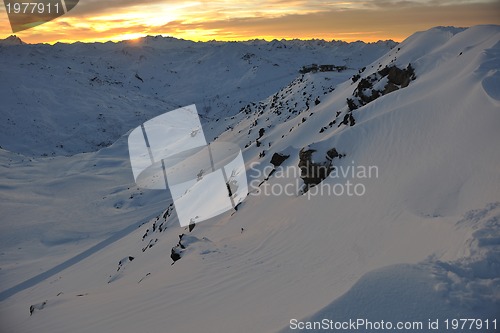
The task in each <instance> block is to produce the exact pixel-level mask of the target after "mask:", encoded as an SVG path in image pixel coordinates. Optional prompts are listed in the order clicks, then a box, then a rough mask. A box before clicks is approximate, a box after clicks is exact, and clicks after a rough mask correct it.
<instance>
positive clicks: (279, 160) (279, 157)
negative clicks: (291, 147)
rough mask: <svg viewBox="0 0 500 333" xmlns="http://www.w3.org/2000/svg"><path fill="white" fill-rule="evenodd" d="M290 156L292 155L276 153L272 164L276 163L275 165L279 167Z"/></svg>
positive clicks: (272, 158)
mask: <svg viewBox="0 0 500 333" xmlns="http://www.w3.org/2000/svg"><path fill="white" fill-rule="evenodd" d="M289 157H290V155H283V154H280V153H274V154H273V156H272V157H271V164H272V165H274V166H275V167H278V166H280V165H281V164H283V162H285V161H286V159H287V158H289Z"/></svg>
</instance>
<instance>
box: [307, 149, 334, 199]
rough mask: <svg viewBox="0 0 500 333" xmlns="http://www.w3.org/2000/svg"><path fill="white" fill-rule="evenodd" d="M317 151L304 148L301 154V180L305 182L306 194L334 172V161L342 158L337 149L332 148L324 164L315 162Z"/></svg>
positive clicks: (327, 153)
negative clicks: (313, 157)
mask: <svg viewBox="0 0 500 333" xmlns="http://www.w3.org/2000/svg"><path fill="white" fill-rule="evenodd" d="M315 152H316V150H315V149H311V148H302V149H301V150H300V152H299V168H300V178H302V180H303V181H304V193H305V192H307V191H308V190H309V188H311V187H313V186H316V185H318V184H319V183H321V182H322V181H323V180H324V179H325V178H326V177H328V175H329V174H330V172H331V171H332V170H333V159H334V158H336V157H339V158H340V157H341V155H340V154H339V153H338V152H337V149H335V148H332V149H330V150H328V151H327V152H326V156H325V157H324V159H325V161H323V162H314V161H313V159H312V155H313V153H315Z"/></svg>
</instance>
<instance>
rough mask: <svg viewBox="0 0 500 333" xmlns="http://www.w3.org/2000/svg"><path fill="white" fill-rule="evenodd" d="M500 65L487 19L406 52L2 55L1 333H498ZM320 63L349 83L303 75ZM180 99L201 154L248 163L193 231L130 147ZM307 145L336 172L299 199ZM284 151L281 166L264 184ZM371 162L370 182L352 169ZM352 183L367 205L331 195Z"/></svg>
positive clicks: (150, 50)
mask: <svg viewBox="0 0 500 333" xmlns="http://www.w3.org/2000/svg"><path fill="white" fill-rule="evenodd" d="M285 46H286V47H285ZM499 50H500V27H499V26H475V27H471V28H468V29H459V28H451V27H437V28H433V29H430V30H428V31H424V32H418V33H415V34H414V35H412V36H410V37H409V38H408V39H407V40H405V41H404V42H402V43H401V44H399V45H394V44H393V43H390V42H381V43H377V44H370V45H366V44H363V43H352V44H347V43H341V42H332V43H326V42H322V41H288V42H286V41H273V42H270V43H266V42H263V41H252V42H245V43H217V42H211V43H192V42H188V41H182V40H175V39H169V38H168V39H166V38H161V37H148V38H145V39H142V40H141V41H140V42H138V43H136V44H130V42H123V43H117V44H112V43H107V44H73V45H61V44H56V45H55V46H48V45H4V44H3V43H0V57H1V58H2V62H1V64H0V73H1V74H0V75H1V77H2V80H1V82H0V88H1V89H0V94H1V95H0V96H1V100H2V102H1V104H0V105H1V106H0V107H1V111H0V117H1V121H0V126H1V130H0V145H1V146H2V149H1V150H0V168H1V171H0V172H1V175H2V176H1V177H0V209H1V212H2V219H1V224H0V268H1V269H0V287H1V290H0V331H1V332H4V331H5V332H21V333H24V332H131V333H132V332H141V331H144V332H198V331H202V332H288V331H294V330H291V328H290V326H289V323H290V320H291V319H297V320H298V321H303V322H305V321H321V320H322V319H323V318H327V319H331V320H334V321H348V320H349V319H354V320H356V319H357V318H366V319H369V320H372V321H380V320H384V321H394V322H397V321H422V322H424V323H425V324H427V321H428V319H432V320H434V319H440V320H441V322H442V321H443V320H445V319H450V320H451V319H453V318H482V319H488V320H489V321H490V322H491V321H492V320H494V319H497V323H498V324H500V322H499V321H500V316H499V314H500V186H498V184H500V150H499V149H498V143H499V142H500V131H499V127H500V99H499V96H500V84H499V75H500V74H499V64H500V59H499V57H500V53H499ZM252 54H253V55H252ZM245 55H246V56H245ZM311 63H317V64H334V65H346V66H347V67H348V69H347V70H345V71H341V72H317V73H307V74H304V75H302V74H299V73H298V70H299V69H300V68H301V67H302V66H304V65H309V64H311ZM275 64H277V65H278V66H275ZM408 64H411V66H412V67H413V68H414V69H415V79H414V80H412V81H411V82H410V83H409V85H408V86H407V87H405V88H401V89H399V90H396V91H394V92H392V93H390V94H387V95H384V96H382V97H380V98H378V99H376V100H374V101H372V102H370V103H368V104H367V105H365V106H362V107H360V108H359V109H357V110H354V111H352V116H353V117H354V119H355V124H354V125H353V126H349V125H343V124H341V121H342V119H343V118H344V116H346V115H348V107H347V104H346V98H352V96H353V92H354V90H355V89H356V87H357V84H358V82H356V83H353V80H352V79H351V77H352V76H353V75H354V74H359V75H360V76H361V78H364V77H366V76H368V75H370V74H372V73H375V72H377V71H378V70H380V69H382V68H384V67H385V66H392V65H396V66H398V67H399V68H406V67H407V66H408ZM363 67H365V69H364V70H362V68H363ZM136 74H137V76H138V77H140V78H141V79H142V81H141V79H139V78H137V77H136V76H135V75H136ZM94 78H96V79H94ZM384 80H385V81H381V82H379V83H378V85H377V88H379V86H383V85H384V84H385V82H386V79H384ZM116 82H121V83H116ZM227 96H229V97H227ZM240 101H241V103H240ZM192 103H196V104H197V107H198V109H199V110H201V111H200V113H201V115H202V121H203V124H202V125H203V130H204V132H205V136H206V138H207V140H209V141H211V140H213V139H214V138H215V142H229V143H233V144H237V145H239V146H240V148H241V149H242V150H243V157H244V160H245V163H246V168H247V178H248V180H249V192H250V193H249V195H248V196H247V198H246V199H245V200H244V201H243V203H242V204H241V205H240V206H239V207H238V210H237V211H230V212H227V213H225V214H222V215H219V216H217V217H215V218H213V219H211V220H208V221H204V222H202V223H199V224H197V225H196V226H195V228H194V229H193V230H192V231H191V232H189V230H187V228H181V227H180V226H179V221H178V219H177V217H176V213H175V209H173V206H172V205H171V202H172V199H171V197H170V194H169V193H168V191H157V190H147V189H140V188H138V187H137V186H136V185H135V184H134V179H133V174H132V170H131V167H130V162H129V155H128V147H127V136H128V133H130V131H131V130H133V129H134V128H136V127H137V126H139V125H140V124H141V123H143V122H144V121H146V120H148V119H150V118H152V117H154V116H157V115H159V114H162V113H164V112H168V111H170V110H173V109H175V108H177V107H179V106H184V105H189V104H192ZM334 120H335V123H334V124H333V123H332V122H333V121H334ZM261 129H264V131H260V130H261ZM259 132H261V133H259ZM173 145H174V144H173ZM304 147H309V148H310V149H315V150H316V152H315V153H313V159H314V161H317V162H322V161H325V153H326V151H328V150H330V149H331V148H336V150H337V151H338V152H339V153H341V154H345V156H343V157H342V158H341V159H339V158H334V159H333V165H334V166H335V168H336V169H335V171H334V173H336V174H340V175H341V176H339V177H329V178H327V179H325V180H323V182H322V183H321V184H319V185H317V186H316V187H313V188H311V189H309V192H307V193H305V194H302V192H300V191H299V187H300V186H301V185H302V183H303V181H302V180H301V179H300V177H299V175H300V172H299V171H298V167H297V165H298V163H299V151H300V149H302V148H304ZM179 148H182V147H179ZM276 152H282V153H284V154H286V155H290V157H289V158H288V159H287V160H286V161H285V162H284V163H283V164H282V166H281V169H278V170H277V171H276V172H275V173H274V174H273V175H271V176H270V177H268V179H267V180H266V179H265V178H267V175H268V174H269V172H270V170H271V169H272V165H271V164H270V160H271V157H272V155H273V153H276ZM42 155H44V156H42ZM370 166H371V167H372V170H376V172H374V173H373V174H372V175H371V177H363V174H360V173H354V174H353V173H351V172H346V174H345V175H342V172H343V171H346V170H347V171H349V170H358V171H359V170H360V168H362V167H366V168H368V167H370ZM354 168H356V169H354ZM283 170H287V171H288V173H287V174H286V175H285V172H280V171H283ZM347 181H349V182H351V183H352V184H361V185H362V188H364V189H365V191H364V194H363V195H361V196H357V195H348V194H347V193H345V192H344V193H343V195H336V194H335V193H328V192H327V191H328V190H329V189H330V190H331V189H332V188H333V189H339V188H341V186H343V185H345V184H346V182H347ZM259 184H261V185H260V187H258V185H259ZM289 184H292V185H293V186H290V187H289V189H291V190H293V191H292V192H293V193H289V194H284V193H281V195H278V194H279V193H274V194H273V193H269V192H273V190H274V191H275V192H276V191H278V190H279V189H280V188H283V187H284V186H286V185H289ZM295 185H297V186H295ZM321 190H323V191H324V192H323V193H322V195H321V193H320V191H321ZM266 191H267V192H266ZM181 234H184V235H183V236H182V239H181V240H180V243H181V244H182V246H183V247H184V249H182V248H181V246H179V245H178V243H179V238H180V237H179V235H181ZM172 248H174V249H175V251H177V252H178V253H180V255H181V258H180V260H178V261H176V262H175V264H173V265H172V259H171V258H170V254H171V250H172ZM30 307H32V310H33V311H32V313H31V314H30ZM426 329H427V328H426V327H424V329H423V330H421V331H422V332H424V331H426ZM311 331H314V330H311ZM317 331H320V330H317ZM360 331H363V329H361V330H360Z"/></svg>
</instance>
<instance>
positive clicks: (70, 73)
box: [0, 36, 396, 156]
mask: <svg viewBox="0 0 500 333" xmlns="http://www.w3.org/2000/svg"><path fill="white" fill-rule="evenodd" d="M16 40H18V39H16V38H14V37H9V38H8V39H6V40H4V41H3V42H0V57H1V59H2V62H1V63H0V73H1V75H2V80H1V82H0V99H1V100H2V105H1V111H2V112H0V117H1V118H0V126H1V127H0V142H1V144H2V146H3V147H4V148H5V149H8V150H11V151H14V152H18V153H22V154H25V155H30V156H42V155H43V156H59V155H68V154H69V155H72V154H77V153H82V152H91V151H96V150H98V149H100V148H102V147H106V146H109V145H110V144H111V143H113V142H115V141H116V140H117V139H118V138H119V137H120V136H122V135H123V134H124V133H126V132H127V131H129V130H130V129H132V128H134V127H136V126H138V125H140V124H141V123H143V122H144V121H146V120H148V119H151V118H153V117H154V116H157V115H159V114H162V113H164V112H167V111H168V110H172V109H175V108H177V107H180V106H185V105H189V104H192V103H196V104H197V105H198V108H199V111H200V112H201V113H202V114H203V116H204V117H205V118H206V119H214V120H215V119H218V118H221V117H228V116H231V115H233V114H235V113H237V112H238V111H239V109H240V108H241V107H242V106H244V105H245V104H247V103H249V102H255V101H259V100H261V99H263V98H265V97H267V96H269V95H271V94H272V93H274V92H275V91H277V90H278V89H280V88H281V87H283V86H285V85H286V84H288V82H290V81H291V80H293V79H294V78H295V77H296V76H297V74H298V71H299V70H300V69H301V68H302V67H303V66H307V65H310V64H311V63H317V64H333V65H337V66H346V67H348V68H349V69H351V70H352V69H357V68H359V67H360V66H362V65H364V64H367V63H369V62H372V61H373V60H375V59H377V58H378V57H380V56H381V55H383V54H384V53H386V52H387V51H388V50H390V49H391V48H392V47H394V46H395V45H396V43H394V42H392V41H385V42H378V43H370V44H365V43H362V42H358V43H350V44H348V43H345V42H340V41H333V42H325V41H321V40H311V41H298V40H295V41H273V42H264V41H259V40H256V41H249V42H244V43H220V42H208V43H195V42H191V41H185V40H177V39H174V38H163V37H161V36H157V37H145V38H142V39H139V40H137V41H126V42H120V43H111V42H109V43H105V44H100V43H95V44H83V43H76V44H71V45H67V44H56V45H54V46H50V45H13V44H16V43H14V41H16ZM222 128H224V127H222ZM217 134H218V132H217ZM217 134H215V135H217Z"/></svg>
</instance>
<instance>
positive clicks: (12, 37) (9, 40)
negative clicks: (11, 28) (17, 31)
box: [0, 35, 26, 45]
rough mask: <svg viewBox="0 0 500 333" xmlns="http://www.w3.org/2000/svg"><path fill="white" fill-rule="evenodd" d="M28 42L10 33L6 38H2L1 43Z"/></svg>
mask: <svg viewBox="0 0 500 333" xmlns="http://www.w3.org/2000/svg"><path fill="white" fill-rule="evenodd" d="M23 44H26V43H25V42H23V41H22V40H21V38H19V37H17V36H16V35H10V36H9V37H7V38H5V39H0V45H23Z"/></svg>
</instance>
